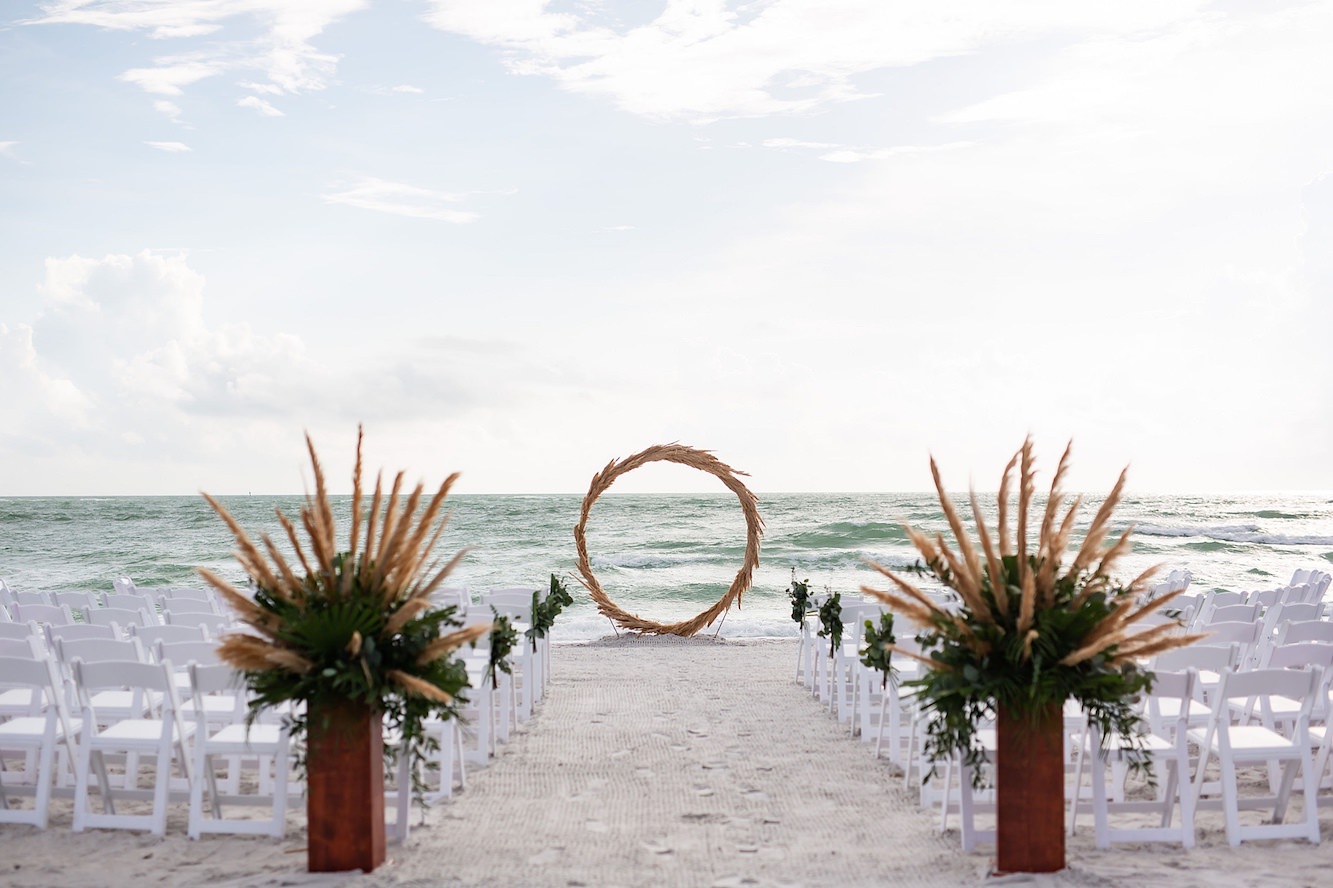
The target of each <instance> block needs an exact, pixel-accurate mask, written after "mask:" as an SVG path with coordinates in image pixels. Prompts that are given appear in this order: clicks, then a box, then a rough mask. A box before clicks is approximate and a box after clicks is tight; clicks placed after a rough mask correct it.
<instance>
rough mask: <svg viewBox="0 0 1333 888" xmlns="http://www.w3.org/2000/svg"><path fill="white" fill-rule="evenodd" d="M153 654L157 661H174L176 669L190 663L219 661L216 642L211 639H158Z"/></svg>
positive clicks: (180, 668) (205, 664)
mask: <svg viewBox="0 0 1333 888" xmlns="http://www.w3.org/2000/svg"><path fill="white" fill-rule="evenodd" d="M153 654H154V656H155V657H156V658H157V662H159V663H164V662H170V663H175V664H176V668H177V669H178V670H183V669H185V667H186V666H188V665H189V664H190V663H199V664H200V665H203V666H213V665H215V664H217V663H219V662H221V661H220V660H219V659H218V646H217V643H216V642H212V641H159V642H158V643H157V647H156V649H155V650H154V651H153Z"/></svg>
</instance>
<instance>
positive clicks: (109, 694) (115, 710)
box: [92, 691, 162, 718]
mask: <svg viewBox="0 0 1333 888" xmlns="http://www.w3.org/2000/svg"><path fill="white" fill-rule="evenodd" d="M134 695H135V692H134V691H98V692H97V693H96V694H93V697H92V704H93V708H94V709H96V710H97V711H98V713H101V714H104V715H106V716H107V717H108V718H122V717H129V716H134V715H139V714H142V713H141V712H140V713H134V712H130V709H131V708H133V706H134ZM139 698H140V700H141V701H142V703H143V708H144V709H145V710H147V709H157V708H158V707H159V706H161V705H162V694H161V693H159V692H157V691H150V692H148V693H143V694H140V695H139Z"/></svg>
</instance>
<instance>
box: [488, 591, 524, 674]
mask: <svg viewBox="0 0 1333 888" xmlns="http://www.w3.org/2000/svg"><path fill="white" fill-rule="evenodd" d="M491 614H492V619H491V645H490V660H489V662H488V663H487V664H486V677H487V678H489V679H490V680H491V688H492V690H494V689H497V688H499V687H500V673H501V672H503V673H504V674H505V675H513V674H514V666H513V664H512V663H510V662H509V655H510V654H512V653H513V652H514V648H515V647H517V645H518V630H517V629H515V628H514V625H513V623H511V622H510V621H509V618H508V617H505V616H501V615H500V614H498V613H496V611H495V608H491Z"/></svg>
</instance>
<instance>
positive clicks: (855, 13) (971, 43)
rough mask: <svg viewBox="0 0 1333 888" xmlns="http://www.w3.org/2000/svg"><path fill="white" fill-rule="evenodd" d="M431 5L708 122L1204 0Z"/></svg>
mask: <svg viewBox="0 0 1333 888" xmlns="http://www.w3.org/2000/svg"><path fill="white" fill-rule="evenodd" d="M430 5H431V11H430V12H429V13H428V14H427V17H426V18H427V21H428V22H430V23H431V24H432V25H433V26H435V27H437V28H440V29H441V30H444V31H449V32H452V33H457V34H462V35H465V36H467V37H470V38H472V39H473V40H476V41H477V42H479V43H483V44H486V45H489V46H495V47H498V48H500V49H502V50H503V51H504V52H505V56H504V59H505V63H506V64H507V65H508V67H509V69H510V70H511V71H513V72H515V73H519V74H525V75H532V76H541V77H549V78H551V79H553V80H555V81H557V82H558V83H560V84H561V85H563V86H564V87H565V88H567V89H570V90H572V91H575V92H581V93H588V94H592V95H601V96H607V97H609V98H610V99H611V100H612V101H614V102H615V103H616V104H617V105H618V106H619V107H621V108H622V109H624V110H626V111H629V112H631V113H634V114H639V115H643V116H646V117H652V118H666V119H686V120H694V121H707V120H712V119H716V118H722V117H757V116H765V115H772V114H781V113H792V112H802V111H808V110H811V109H814V108H816V107H819V106H822V105H827V104H830V103H838V102H847V101H852V100H856V99H863V98H867V97H868V96H870V95H872V93H870V92H868V91H866V90H865V89H864V88H863V87H862V86H861V85H860V84H859V83H858V78H860V77H861V76H862V75H865V74H867V73H869V72H873V71H878V70H882V69H885V68H896V67H907V66H912V65H919V64H922V63H924V62H927V61H930V60H932V59H939V58H945V57H949V56H959V55H964V54H967V53H971V52H975V51H976V50H978V49H979V48H981V47H984V46H989V45H996V44H1001V45H1004V44H1014V43H1017V42H1019V41H1022V40H1030V39H1033V38H1038V37H1042V36H1047V35H1052V34H1061V33H1065V32H1070V31H1084V32H1092V33H1137V32H1141V31H1145V30H1150V29H1152V28H1156V27H1159V26H1161V25H1162V24H1164V23H1168V22H1171V21H1174V20H1177V19H1179V18H1180V17H1182V16H1187V15H1190V14H1193V13H1194V12H1195V11H1196V10H1198V9H1200V8H1202V7H1203V6H1204V5H1205V4H1204V2H1203V0H1163V2H1154V0H1129V2H1124V3H1119V4H1114V6H1113V7H1112V6H1111V5H1108V4H1071V3H1067V2H1061V0H1041V2H1033V3H1024V4H998V3H993V2H989V0H953V2H939V3H934V4H930V5H929V6H927V7H922V6H919V5H918V6H904V5H902V4H890V3H864V2H855V0H771V2H767V3H763V4H758V3H755V4H744V5H741V6H737V7H730V6H728V5H727V4H724V3H721V2H707V3H700V2H687V0H672V2H668V3H666V5H665V8H664V9H663V10H662V12H661V13H660V14H659V15H658V16H657V18H655V19H653V20H651V21H649V22H647V23H646V24H638V25H633V26H627V25H624V24H622V23H621V21H620V20H619V19H618V18H617V17H616V16H615V15H614V14H613V13H611V12H603V11H602V10H601V7H600V6H597V5H591V4H587V5H579V6H574V7H571V8H566V9H565V10H564V11H560V12H553V11H549V8H548V5H547V4H545V3H536V2H531V0H490V2H487V3H476V2H474V0H430ZM1093 7H1097V8H1093Z"/></svg>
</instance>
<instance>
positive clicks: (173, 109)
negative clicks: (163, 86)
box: [153, 99, 181, 123]
mask: <svg viewBox="0 0 1333 888" xmlns="http://www.w3.org/2000/svg"><path fill="white" fill-rule="evenodd" d="M153 110H154V111H156V112H158V113H159V114H164V115H166V116H167V117H170V118H171V120H172V122H173V123H179V120H177V118H179V117H180V115H181V106H180V105H177V104H176V103H175V102H168V101H167V100H166V99H158V100H157V101H155V102H153Z"/></svg>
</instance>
